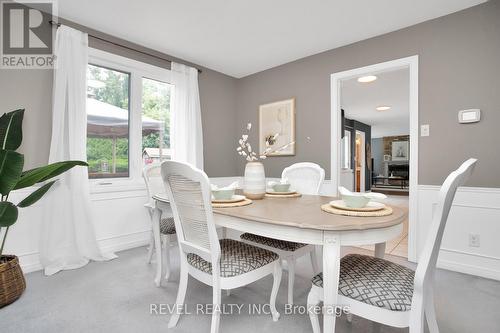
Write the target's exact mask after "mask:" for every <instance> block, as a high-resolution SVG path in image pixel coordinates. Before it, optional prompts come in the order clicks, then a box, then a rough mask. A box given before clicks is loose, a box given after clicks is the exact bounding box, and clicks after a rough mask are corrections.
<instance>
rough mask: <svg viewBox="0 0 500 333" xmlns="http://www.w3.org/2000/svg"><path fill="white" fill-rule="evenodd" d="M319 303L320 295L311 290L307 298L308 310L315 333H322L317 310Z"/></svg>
mask: <svg viewBox="0 0 500 333" xmlns="http://www.w3.org/2000/svg"><path fill="white" fill-rule="evenodd" d="M319 303H320V299H319V297H318V295H316V293H315V292H314V291H313V290H312V289H311V291H310V292H309V295H308V296H307V309H308V310H309V319H310V320H311V326H312V329H313V333H321V328H320V326H319V318H318V313H317V311H316V309H315V308H316V307H317V305H318V304H319Z"/></svg>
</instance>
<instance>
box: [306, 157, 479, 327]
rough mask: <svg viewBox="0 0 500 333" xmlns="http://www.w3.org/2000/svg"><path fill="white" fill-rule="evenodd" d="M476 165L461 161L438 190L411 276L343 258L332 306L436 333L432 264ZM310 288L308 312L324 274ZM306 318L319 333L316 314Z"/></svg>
mask: <svg viewBox="0 0 500 333" xmlns="http://www.w3.org/2000/svg"><path fill="white" fill-rule="evenodd" d="M476 162H477V160H476V159H473V158H471V159H469V160H467V161H465V162H464V163H463V164H462V165H461V166H460V167H459V168H458V169H457V170H455V171H453V172H452V173H451V174H450V175H449V176H448V177H447V178H446V180H445V181H444V183H443V185H442V186H441V190H440V191H439V198H438V202H437V206H436V208H435V211H434V214H433V219H432V223H431V225H430V229H429V234H428V236H427V239H426V243H425V246H424V248H423V251H422V253H421V256H420V260H419V263H418V266H417V269H416V271H413V270H411V269H409V268H406V267H404V266H401V265H398V264H395V263H392V262H390V261H387V260H384V259H380V258H376V257H372V256H365V255H358V254H350V255H346V256H345V257H343V258H342V259H341V261H340V278H339V294H338V301H337V304H342V305H346V306H349V307H350V312H351V313H352V314H355V315H358V316H361V317H364V318H366V319H369V320H372V321H374V322H378V323H382V324H385V325H389V326H395V327H409V328H410V333H422V332H424V326H425V319H427V324H428V327H429V331H430V332H431V333H437V332H439V329H438V325H437V321H436V313H435V309H434V293H433V288H434V274H435V271H436V261H437V258H438V254H439V249H440V247H441V240H442V238H443V232H444V228H445V225H446V221H447V220H448V214H449V212H450V208H451V205H452V203H453V199H454V197H455V193H456V191H457V188H458V187H459V186H462V185H464V183H465V182H466V181H467V179H468V178H469V177H470V175H471V174H472V171H473V169H474V166H475V164H476ZM312 284H313V285H312V288H311V291H310V292H309V296H308V298H307V304H308V309H313V307H314V306H317V305H318V304H319V303H320V302H321V301H322V300H323V275H322V274H321V273H320V274H318V275H316V276H314V277H313V279H312ZM309 317H310V319H311V324H312V327H313V332H314V333H319V332H320V326H319V320H318V315H317V313H316V311H310V312H309Z"/></svg>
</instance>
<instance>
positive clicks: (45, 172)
mask: <svg viewBox="0 0 500 333" xmlns="http://www.w3.org/2000/svg"><path fill="white" fill-rule="evenodd" d="M77 165H80V166H88V164H87V163H85V162H83V161H65V162H56V163H52V164H49V165H46V166H43V167H39V168H36V169H31V170H27V171H24V172H23V173H22V175H21V178H20V179H19V181H18V182H17V184H16V186H15V187H14V189H15V190H17V189H20V188H25V187H29V186H32V185H34V184H36V183H40V182H44V181H46V180H49V179H51V178H54V177H56V176H59V175H60V174H62V173H64V172H66V171H68V170H69V169H71V168H73V167H75V166H77Z"/></svg>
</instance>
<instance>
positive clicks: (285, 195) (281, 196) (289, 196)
mask: <svg viewBox="0 0 500 333" xmlns="http://www.w3.org/2000/svg"><path fill="white" fill-rule="evenodd" d="M300 196H302V194H300V193H299V192H295V193H290V194H271V193H266V198H298V197H300Z"/></svg>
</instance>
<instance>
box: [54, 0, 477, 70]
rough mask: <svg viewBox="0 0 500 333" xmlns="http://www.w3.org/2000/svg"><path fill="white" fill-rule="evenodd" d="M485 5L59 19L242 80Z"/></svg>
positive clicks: (94, 5) (158, 7) (188, 7)
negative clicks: (292, 62) (323, 52)
mask: <svg viewBox="0 0 500 333" xmlns="http://www.w3.org/2000/svg"><path fill="white" fill-rule="evenodd" d="M485 1H486V0H439V1H436V0H419V1H414V0H377V1H371V0H350V1H345V0H328V1H324V0H308V1H299V0H272V1H270V0H210V1H208V0H204V1H203V0H201V1H200V0H143V1H137V0H136V1H123V0H86V1H82V0H59V1H58V4H59V16H61V17H63V18H66V19H69V20H72V21H74V22H77V23H80V24H83V25H85V26H88V27H91V28H94V29H96V30H99V31H102V32H105V33H108V34H111V35H114V36H117V37H120V38H123V39H126V40H128V41H131V42H134V43H137V44H140V45H143V46H146V47H149V48H152V49H155V50H158V51H161V52H164V53H167V54H170V55H172V56H175V57H178V58H181V59H185V60H187V61H191V62H193V63H197V64H199V65H202V66H205V67H208V68H211V69H214V70H217V71H220V72H222V73H225V74H228V75H231V76H234V77H243V76H246V75H249V74H253V73H256V72H259V71H262V70H265V69H268V68H272V67H275V66H278V65H281V64H284V63H287V62H290V61H293V60H296V59H300V58H303V57H305V56H309V55H312V54H316V53H319V52H322V51H326V50H330V49H333V48H336V47H339V46H343V45H347V44H350V43H353V42H356V41H360V40H363V39H367V38H370V37H373V36H377V35H381V34H384V33H387V32H390V31H394V30H398V29H401V28H404V27H407V26H411V25H414V24H417V23H420V22H423V21H427V20H429V19H433V18H436V17H439V16H443V15H446V14H449V13H452V12H455V11H459V10H462V9H465V8H468V7H471V6H473V5H476V4H479V3H482V2H485Z"/></svg>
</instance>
